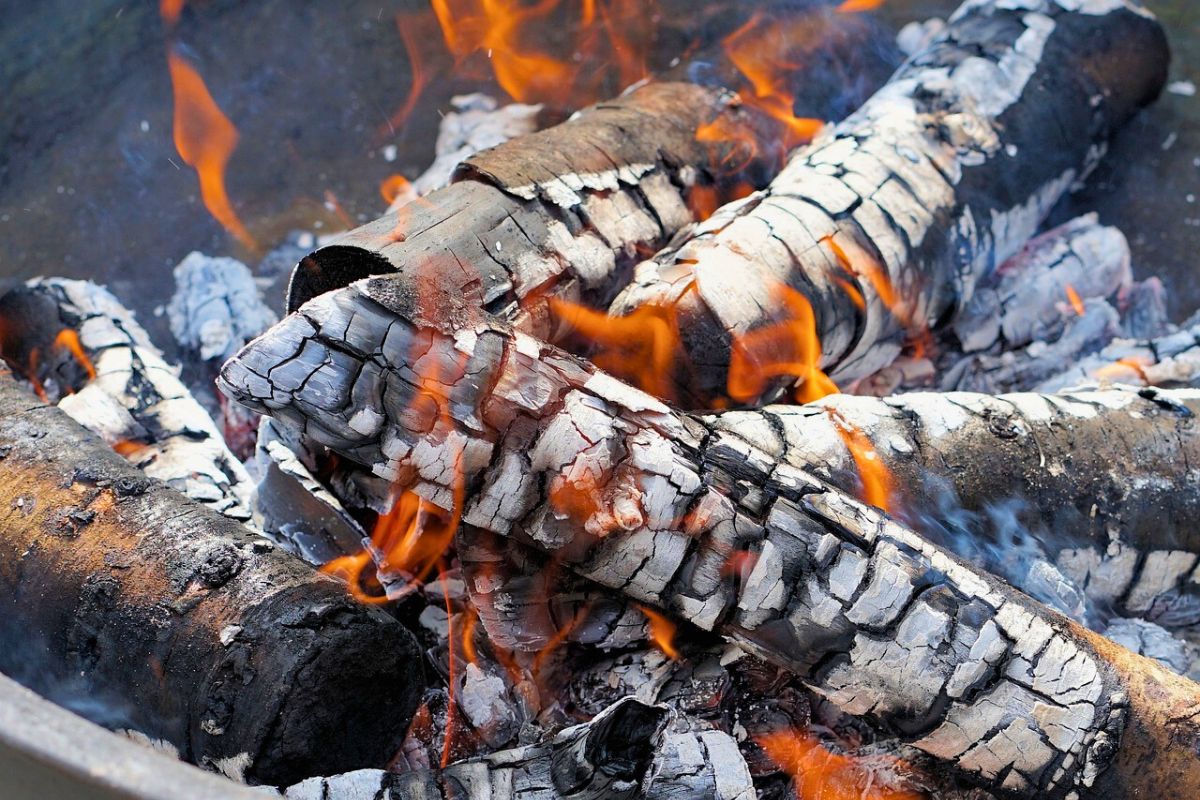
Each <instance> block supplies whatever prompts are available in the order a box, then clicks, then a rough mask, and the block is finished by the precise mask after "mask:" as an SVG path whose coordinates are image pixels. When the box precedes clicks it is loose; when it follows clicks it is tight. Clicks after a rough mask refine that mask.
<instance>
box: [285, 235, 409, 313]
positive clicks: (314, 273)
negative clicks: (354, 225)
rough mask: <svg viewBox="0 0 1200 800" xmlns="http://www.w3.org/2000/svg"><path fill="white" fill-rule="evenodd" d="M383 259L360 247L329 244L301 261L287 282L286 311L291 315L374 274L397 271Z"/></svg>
mask: <svg viewBox="0 0 1200 800" xmlns="http://www.w3.org/2000/svg"><path fill="white" fill-rule="evenodd" d="M395 271H396V268H395V267H393V266H392V264H391V263H390V262H389V261H388V260H387V259H386V258H384V257H383V256H381V255H379V254H378V253H373V252H371V251H370V250H364V249H363V248H361V247H348V246H346V245H330V246H328V247H322V248H321V249H320V250H317V251H316V252H314V253H310V254H309V255H307V256H305V257H304V258H302V259H301V260H300V263H299V264H297V265H296V268H295V269H294V270H293V271H292V279H291V281H290V282H289V283H288V296H287V310H288V313H289V314H290V313H292V312H293V311H295V310H296V309H298V308H300V306H302V305H304V304H305V303H307V302H308V301H309V300H311V299H313V298H314V297H316V296H317V295H320V294H325V293H326V292H332V291H333V290H334V289H341V288H343V287H345V286H349V285H350V284H352V283H354V282H355V281H357V280H361V279H363V278H369V277H371V276H372V275H383V274H386V273H389V272H395Z"/></svg>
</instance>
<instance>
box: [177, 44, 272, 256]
mask: <svg viewBox="0 0 1200 800" xmlns="http://www.w3.org/2000/svg"><path fill="white" fill-rule="evenodd" d="M167 67H168V69H169V70H170V73H171V88H172V90H173V91H174V93H175V149H176V150H178V151H179V156H180V158H182V159H183V160H184V163H186V164H187V165H188V166H190V167H192V168H193V169H195V170H196V174H197V175H198V176H199V178H200V197H201V198H202V199H203V200H204V206H205V208H207V209H208V211H209V213H210V214H212V215H213V217H214V218H216V220H217V222H220V223H221V225H222V226H223V227H224V228H225V230H227V231H229V233H231V234H232V235H233V236H234V237H235V238H237V240H238V241H239V242H241V243H242V245H243V246H244V247H246V248H247V249H249V250H253V251H257V250H258V243H257V242H255V241H254V237H253V236H251V235H250V231H248V230H247V229H246V226H245V225H243V224H242V221H241V220H240V219H238V216H237V213H236V212H235V211H234V210H233V206H232V205H231V204H230V202H229V195H228V194H227V193H226V191H225V167H226V165H227V164H228V163H229V158H230V156H232V155H233V151H234V149H235V148H236V147H237V142H238V132H237V128H235V127H234V126H233V123H232V122H230V121H229V118H228V117H226V116H225V114H224V113H222V112H221V109H220V108H219V107H218V106H217V103H216V101H215V100H213V97H212V95H211V94H209V91H208V87H207V86H205V85H204V79H203V78H201V77H200V73H199V72H197V71H196V70H195V68H194V67H192V65H191V64H189V63H188V62H187V61H185V60H184V59H183V58H182V57H180V56H179V54H177V53H176V52H175V51H174V50H173V49H172V50H169V51H167Z"/></svg>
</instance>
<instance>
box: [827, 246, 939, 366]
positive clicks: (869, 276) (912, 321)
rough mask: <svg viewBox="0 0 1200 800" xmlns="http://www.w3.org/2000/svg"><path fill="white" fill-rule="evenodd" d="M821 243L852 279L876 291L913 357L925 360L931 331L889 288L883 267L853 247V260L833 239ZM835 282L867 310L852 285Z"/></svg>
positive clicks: (930, 340) (894, 288) (856, 289)
mask: <svg viewBox="0 0 1200 800" xmlns="http://www.w3.org/2000/svg"><path fill="white" fill-rule="evenodd" d="M821 241H822V242H823V243H825V244H827V245H829V249H830V250H832V251H833V255H834V257H835V258H836V259H837V261H838V264H839V265H840V266H841V267H842V269H843V270H845V271H846V272H847V273H848V274H850V275H852V276H855V277H857V278H861V279H865V280H866V282H867V283H868V284H870V285H871V288H872V289H874V290H875V295H876V296H877V297H878V298H879V300H880V302H882V303H883V305H884V307H885V308H887V310H888V311H889V312H891V314H892V316H894V317H895V318H896V319H897V320H898V321H899V322H900V325H901V326H902V327H903V328H904V331H905V335H906V336H907V337H908V342H907V344H908V345H909V347H910V348H911V349H912V351H913V352H912V355H913V357H914V358H922V357H924V356H925V354H926V353H927V352H928V351H929V350H930V349H931V348H932V345H933V333H932V331H930V329H929V325H928V323H926V321H925V320H924V319H922V318H921V317H920V315H919V314H918V313H917V308H916V305H915V304H914V303H910V302H909V301H908V300H906V299H905V298H903V297H901V296H900V293H899V292H897V291H896V287H895V286H893V285H892V280H891V278H890V277H889V276H888V273H887V270H886V269H884V267H883V265H882V264H880V263H879V262H878V261H877V260H875V258H874V256H872V255H871V254H870V253H868V252H867V251H865V250H863V249H861V248H856V250H857V253H858V257H857V258H856V259H852V258H851V257H850V256H849V254H847V252H846V250H845V248H844V247H843V246H842V245H841V244H839V243H838V241H837V240H836V239H834V238H833V237H832V236H827V237H825V238H824V239H822V240H821ZM834 280H835V281H836V282H837V284H838V285H839V286H841V287H842V289H843V290H844V291H845V292H846V294H848V295H849V296H850V300H851V302H853V303H854V305H855V306H857V307H858V308H859V309H865V308H866V306H867V304H866V299H865V298H864V297H863V294H862V291H861V290H860V289H859V288H858V287H857V286H855V285H854V283H853V282H851V281H848V280H846V279H845V278H841V277H838V276H834Z"/></svg>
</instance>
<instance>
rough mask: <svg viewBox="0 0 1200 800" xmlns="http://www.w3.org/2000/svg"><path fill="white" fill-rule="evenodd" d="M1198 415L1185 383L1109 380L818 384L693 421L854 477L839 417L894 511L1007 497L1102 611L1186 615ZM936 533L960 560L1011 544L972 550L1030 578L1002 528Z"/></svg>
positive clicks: (1196, 516) (1196, 522) (1197, 554)
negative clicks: (897, 386) (897, 388)
mask: <svg viewBox="0 0 1200 800" xmlns="http://www.w3.org/2000/svg"><path fill="white" fill-rule="evenodd" d="M1198 416H1200V392H1197V391H1195V390H1175V391H1165V390H1153V389H1151V390H1148V391H1147V390H1142V391H1138V390H1137V389H1133V388H1129V387H1113V388H1107V389H1103V390H1093V391H1088V390H1082V391H1077V392H1074V393H1069V394H1059V395H1040V394H1031V393H1030V394H1009V395H1001V396H998V397H993V396H990V395H982V394H969V393H965V392H962V393H951V394H920V393H916V394H906V395H900V396H898V397H894V398H889V399H886V400H880V399H876V398H872V397H852V396H848V395H834V396H831V397H827V398H825V399H824V400H821V401H820V402H817V403H811V404H809V405H806V406H772V407H768V408H765V409H762V410H759V411H735V412H729V413H726V414H721V415H717V416H713V417H708V418H703V421H704V424H705V425H706V427H709V428H712V429H713V430H717V431H720V433H721V435H722V436H727V437H730V438H733V439H737V440H740V441H742V442H744V443H745V444H746V445H748V446H752V447H754V448H755V449H756V450H758V451H761V452H763V453H766V454H767V455H769V456H770V457H771V458H772V459H776V460H779V461H782V462H784V463H787V464H790V465H792V466H796V467H800V468H802V469H808V470H810V471H812V472H813V473H814V474H816V475H818V476H819V477H821V478H822V479H824V480H826V481H828V482H829V483H831V484H833V485H834V486H837V487H840V488H841V489H843V490H845V491H851V492H854V491H855V490H856V484H857V483H858V480H859V479H858V468H857V466H856V463H855V456H854V454H853V453H852V452H851V451H850V449H849V447H848V444H847V441H846V437H845V436H844V435H842V434H840V433H839V430H838V426H839V425H841V426H850V427H852V428H853V429H855V430H856V431H857V432H858V433H859V434H860V435H861V437H862V438H863V440H864V441H865V442H866V443H867V444H868V445H870V446H871V447H873V449H874V453H875V456H876V457H877V459H878V461H879V462H880V463H881V464H883V465H884V466H885V467H886V468H887V470H888V471H889V472H890V473H891V474H892V475H893V476H894V478H895V484H896V486H897V487H898V488H897V489H896V491H895V492H894V494H895V496H894V497H893V498H891V499H892V505H893V507H894V509H895V510H898V511H900V512H901V513H902V514H904V515H905V516H917V517H928V518H930V520H931V521H933V522H935V523H938V522H940V521H941V518H942V517H945V516H950V515H952V514H953V513H954V512H955V511H956V510H957V509H959V508H960V507H961V508H965V509H967V510H970V511H976V512H978V511H983V510H986V509H988V508H989V507H993V508H995V507H998V506H1001V505H1002V504H1004V503H1006V502H1007V501H1013V500H1016V501H1018V502H1019V505H1017V506H1016V507H1015V508H1013V509H1012V513H1013V515H1014V516H1015V517H1016V518H1017V519H1018V520H1020V521H1021V522H1022V523H1023V525H1022V527H1023V528H1025V529H1028V530H1032V531H1034V536H1037V534H1038V532H1039V528H1042V531H1041V533H1042V534H1044V535H1042V536H1040V537H1038V538H1039V539H1040V542H1038V544H1040V545H1041V547H1042V548H1043V554H1044V557H1045V558H1046V559H1048V560H1050V561H1053V562H1055V563H1056V564H1057V566H1058V568H1059V569H1060V570H1061V572H1062V573H1063V574H1064V575H1065V576H1066V577H1067V578H1068V579H1070V580H1072V582H1073V583H1074V585H1075V586H1077V587H1080V588H1081V589H1082V590H1083V591H1084V592H1085V593H1086V595H1087V598H1088V600H1090V602H1091V604H1092V608H1093V609H1094V610H1096V611H1098V612H1100V613H1101V615H1102V616H1110V615H1116V616H1137V617H1145V618H1148V619H1152V620H1156V621H1159V622H1162V623H1164V624H1169V625H1186V624H1193V623H1196V622H1200V472H1197V469H1198V467H1197V466H1196V465H1198V464H1200V428H1198V427H1197V425H1198V422H1197V418H1198ZM942 509H950V514H943V513H942ZM918 524H919V523H918ZM922 529H923V530H924V529H925V528H924V526H922ZM950 533H952V532H950ZM963 535H964V536H969V534H967V533H966V532H963ZM942 543H943V544H945V545H946V546H947V547H948V548H949V549H951V550H953V551H956V552H958V554H959V555H960V556H962V557H964V558H968V557H969V560H971V561H976V560H978V559H979V558H980V557H982V556H987V555H994V556H995V557H996V558H1006V557H1009V556H1014V558H1013V560H1012V562H1011V566H1012V567H1014V568H1015V570H1018V571H1014V572H1012V573H1011V574H1010V573H1006V572H1003V571H1002V570H1001V568H1000V567H999V565H991V564H989V565H988V566H991V567H992V571H993V572H996V573H998V574H1004V576H1005V577H1006V578H1008V579H1009V580H1010V581H1011V582H1012V583H1014V584H1017V585H1018V586H1021V587H1022V588H1024V589H1025V590H1026V591H1031V588H1030V587H1028V586H1025V585H1023V579H1027V578H1028V577H1029V575H1028V571H1027V570H1028V567H1029V561H1030V560H1032V559H1031V558H1028V559H1018V558H1015V556H1016V555H1017V554H1016V553H1014V552H1013V551H1012V548H1013V543H1012V542H1010V541H1000V540H998V539H997V540H992V541H978V540H974V539H969V540H967V541H961V542H954V541H945V542H942ZM964 550H970V551H971V552H964ZM1022 567H1024V568H1025V570H1026V572H1025V574H1022V573H1021V572H1020V571H1019V570H1021V569H1022Z"/></svg>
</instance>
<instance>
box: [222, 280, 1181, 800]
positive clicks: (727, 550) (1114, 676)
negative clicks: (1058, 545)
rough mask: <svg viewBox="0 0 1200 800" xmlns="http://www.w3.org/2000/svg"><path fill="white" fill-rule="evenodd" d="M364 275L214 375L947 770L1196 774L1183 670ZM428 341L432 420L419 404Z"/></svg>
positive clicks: (1016, 776) (853, 503)
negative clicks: (449, 321)
mask: <svg viewBox="0 0 1200 800" xmlns="http://www.w3.org/2000/svg"><path fill="white" fill-rule="evenodd" d="M370 284H371V281H370V280H368V281H364V282H361V283H358V284H354V285H352V286H351V287H349V288H348V289H347V290H345V291H342V292H336V293H330V294H326V295H323V296H322V297H319V298H316V299H315V300H313V301H311V302H310V303H308V304H307V305H306V306H305V308H304V310H303V313H301V314H297V315H292V316H290V317H288V318H287V319H285V320H284V321H283V322H282V323H280V325H278V326H277V327H276V328H274V329H273V331H272V334H271V335H269V336H267V337H264V338H262V339H259V340H257V341H256V342H254V343H252V344H251V345H249V346H248V347H247V348H246V349H245V350H243V352H242V353H240V354H239V356H238V357H237V358H235V359H234V360H233V361H231V362H229V363H228V364H227V365H226V366H225V369H224V370H223V372H222V377H221V380H222V385H223V388H224V389H225V391H227V392H228V393H229V394H230V395H231V396H232V397H234V398H235V399H238V400H239V401H241V402H243V403H247V404H249V405H251V406H252V407H255V408H257V409H259V410H262V411H264V412H267V413H270V414H272V415H273V416H276V417H277V418H280V419H283V420H285V421H291V422H293V423H295V424H299V425H303V426H304V428H305V430H306V431H307V432H308V433H309V434H310V435H311V436H313V437H314V438H315V439H317V440H318V441H320V442H321V443H323V444H325V445H327V446H329V447H331V448H333V449H334V450H336V451H337V452H339V453H341V454H343V455H344V456H346V457H348V458H351V459H353V460H355V461H357V462H358V463H362V464H367V465H370V466H371V467H372V469H373V471H374V472H375V473H376V474H377V475H379V476H381V477H384V478H386V479H388V480H397V481H401V482H402V483H403V484H404V485H411V486H412V487H413V489H414V491H416V492H418V493H420V494H421V495H423V496H424V497H425V498H427V499H428V501H429V502H431V503H433V504H435V505H437V506H440V507H442V508H453V507H455V506H456V505H457V504H458V503H459V502H461V503H462V520H463V522H464V524H466V525H467V526H469V528H468V530H473V529H478V530H481V531H485V532H490V533H492V534H495V535H500V536H512V537H514V538H516V539H517V540H519V541H521V542H523V543H525V544H527V545H530V546H533V547H537V548H539V549H541V550H544V551H546V552H549V553H552V554H553V555H554V556H555V557H556V558H557V559H559V560H560V561H561V563H563V564H564V565H567V566H568V567H570V568H571V569H572V570H574V571H576V572H577V573H579V574H580V575H583V576H585V577H587V578H590V579H591V580H594V581H596V582H598V583H600V584H602V585H605V586H608V587H610V588H613V589H617V590H619V591H621V592H623V593H624V594H626V595H628V596H629V597H631V598H633V599H634V600H637V601H638V602H642V603H646V604H648V605H650V606H655V607H658V608H662V609H667V610H669V611H670V612H671V613H673V614H675V615H677V616H678V617H680V618H683V619H686V620H688V621H690V622H692V623H693V624H695V625H697V626H698V627H700V628H703V629H707V630H714V631H718V632H720V633H721V634H723V635H724V636H726V637H728V638H729V639H730V640H732V641H733V642H735V643H737V644H739V645H741V646H743V647H744V648H746V649H748V650H749V651H751V652H753V653H756V654H758V655H760V656H761V657H763V658H764V659H766V660H768V661H771V662H773V663H775V664H777V665H780V666H782V667H785V668H787V669H789V670H791V671H793V672H794V673H795V674H796V675H798V676H800V677H802V678H803V679H804V680H805V681H806V682H807V683H808V684H809V685H810V686H811V687H813V688H814V689H815V690H816V691H818V692H819V693H821V694H823V695H825V696H826V697H828V698H829V699H830V700H831V701H832V702H834V703H835V704H836V705H838V706H839V707H841V708H842V709H843V710H845V711H847V712H848V713H851V714H856V715H864V716H869V717H871V718H872V719H873V720H874V721H875V724H877V725H879V726H881V727H882V728H883V729H884V730H889V731H892V732H894V733H895V734H896V735H897V736H899V737H900V738H901V739H902V740H903V741H905V742H908V743H909V744H911V745H912V746H914V747H916V748H918V749H919V750H921V751H923V752H925V753H927V754H928V755H929V756H930V757H932V758H934V759H936V760H938V761H940V762H941V763H942V764H943V765H944V767H945V768H946V769H947V770H948V771H949V773H950V774H953V775H957V776H959V777H962V778H965V779H968V780H971V781H974V782H977V783H978V784H981V785H982V786H984V787H986V788H988V789H989V790H992V791H996V792H998V793H1001V794H1004V795H1007V796H1011V797H1033V796H1047V797H1067V796H1075V797H1080V798H1100V797H1109V796H1113V795H1115V794H1121V793H1127V794H1137V793H1152V792H1160V793H1165V792H1181V791H1183V792H1194V791H1200V762H1198V761H1197V760H1196V759H1194V758H1193V757H1191V755H1190V754H1191V753H1192V752H1194V751H1195V748H1196V747H1197V746H1200V727H1197V725H1196V723H1195V720H1194V718H1193V717H1192V716H1191V715H1190V712H1188V711H1187V709H1190V708H1194V707H1195V704H1196V702H1197V701H1200V687H1197V686H1196V685H1195V684H1192V683H1190V682H1189V681H1186V680H1184V679H1182V678H1179V677H1178V676H1175V675H1172V674H1170V673H1168V672H1167V671H1166V670H1164V669H1163V668H1162V667H1161V666H1159V665H1157V664H1155V663H1154V662H1151V661H1148V660H1145V659H1142V658H1141V657H1138V656H1135V655H1133V654H1131V653H1129V652H1128V651H1126V650H1124V649H1122V648H1120V647H1117V646H1116V645H1113V644H1112V643H1111V642H1108V641H1107V640H1105V639H1104V638H1103V637H1102V636H1099V635H1098V634H1095V633H1092V632H1090V631H1088V630H1086V629H1084V628H1082V627H1081V626H1079V625H1077V624H1074V623H1072V622H1070V621H1069V620H1066V619H1065V618H1063V617H1061V616H1059V615H1057V614H1055V613H1054V612H1051V611H1050V610H1048V609H1046V608H1045V607H1044V606H1042V605H1040V604H1039V603H1037V602H1035V601H1033V600H1032V599H1031V598H1029V597H1028V596H1026V595H1024V594H1022V593H1021V592H1019V591H1017V590H1015V589H1013V588H1012V587H1011V586H1010V585H1008V584H1007V583H1004V582H1002V581H1000V580H998V579H996V578H995V577H993V576H991V575H989V574H987V573H985V572H982V571H980V570H978V569H976V568H975V567H972V566H970V565H968V564H966V563H964V562H962V561H960V560H958V559H957V558H956V557H954V556H953V555H951V554H950V553H948V552H947V551H946V550H945V549H943V548H941V547H939V546H937V545H935V544H933V543H931V542H929V541H926V540H924V539H922V538H921V537H920V536H918V535H917V534H915V533H913V532H912V531H911V530H910V529H908V528H906V527H905V526H904V525H902V524H900V523H898V522H896V521H895V520H892V519H890V518H888V517H887V516H886V515H884V514H882V513H880V512H879V511H877V510H875V509H872V508H870V507H867V506H865V505H863V504H862V503H860V502H859V501H857V500H856V499H854V498H853V497H850V496H849V495H847V494H846V493H844V492H841V491H838V490H837V489H835V488H834V487H833V486H831V485H829V484H828V483H825V482H823V481H821V480H820V479H819V478H817V477H815V476H813V475H811V474H810V473H808V472H806V471H804V470H800V469H797V468H795V467H792V466H790V465H788V464H784V463H780V462H779V460H778V459H776V458H773V457H772V456H771V455H769V454H768V453H766V452H763V451H762V450H760V449H758V448H756V447H754V446H752V445H749V444H747V443H746V442H745V441H744V440H740V439H738V438H736V437H731V436H728V435H724V434H723V433H722V432H721V431H719V430H713V429H711V428H708V427H707V426H705V425H704V423H703V421H701V420H699V419H697V418H695V417H691V416H687V415H681V414H679V413H676V412H673V411H672V410H671V409H669V408H668V407H667V406H665V405H663V404H662V403H661V402H660V401H658V400H656V399H654V398H652V397H650V396H649V395H646V394H644V393H642V392H640V391H637V390H634V389H632V388H630V387H627V386H625V385H623V384H621V383H620V382H618V381H616V380H614V379H612V378H611V377H608V376H607V375H605V374H603V373H601V372H599V371H598V370H597V369H596V368H595V367H594V366H592V365H591V364H589V363H587V362H585V361H582V360H580V359H577V358H574V357H571V356H569V355H567V354H565V353H562V352H561V351H558V350H556V349H554V348H552V347H549V346H546V345H542V344H539V343H538V342H536V341H535V340H533V339H531V338H529V337H528V336H525V335H524V334H520V333H514V332H513V331H512V330H511V329H510V328H508V327H507V326H504V325H502V324H500V323H495V322H488V321H481V322H480V321H477V322H475V323H473V324H470V325H467V324H462V320H455V322H456V323H459V324H458V325H457V326H456V327H454V328H450V329H448V328H447V326H445V325H443V324H442V323H441V322H439V320H438V318H437V315H436V314H434V313H431V312H430V311H428V310H425V311H423V310H422V308H421V306H420V304H419V303H416V302H415V299H414V298H411V297H393V298H392V301H393V302H392V303H391V304H390V305H388V306H386V307H385V306H381V305H379V304H378V303H377V302H375V301H374V300H372V299H371V298H372V297H377V296H379V293H378V292H377V291H373V290H372V289H373V287H372V286H371V285H370ZM348 331H353V334H352V335H349V334H348ZM414 353H415V354H418V355H417V356H415V357H414V358H413V361H412V362H411V363H410V362H409V360H408V359H409V357H410V355H411V354H414ZM428 364H436V365H437V370H436V374H437V375H438V380H439V383H440V384H441V385H442V386H444V387H446V392H447V402H446V403H445V406H444V409H443V410H444V413H445V415H446V419H444V422H447V423H448V424H449V427H446V425H438V424H431V420H430V414H429V413H428V412H426V411H422V410H421V409H423V408H425V407H426V406H427V405H428V403H425V404H424V405H422V403H421V398H422V393H423V392H424V391H426V389H425V387H426V385H427V384H426V383H425V381H423V380H422V379H421V378H420V377H419V375H420V372H421V369H422V365H428ZM364 365H368V366H369V369H362V368H361V367H363V366H364ZM459 486H464V487H470V489H469V492H467V493H465V495H464V494H463V493H461V492H460V490H459V489H458V488H457V487H459ZM1168 742H1170V746H1167V743H1168Z"/></svg>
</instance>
